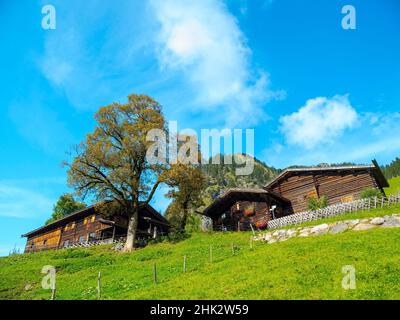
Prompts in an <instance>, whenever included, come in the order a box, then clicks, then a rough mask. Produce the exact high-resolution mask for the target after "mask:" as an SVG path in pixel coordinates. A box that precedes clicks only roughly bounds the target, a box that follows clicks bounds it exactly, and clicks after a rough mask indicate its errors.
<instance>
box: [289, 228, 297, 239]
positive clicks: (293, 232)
mask: <svg viewBox="0 0 400 320" xmlns="http://www.w3.org/2000/svg"><path fill="white" fill-rule="evenodd" d="M296 235H297V231H296V230H295V229H289V230H288V231H287V236H288V237H289V238H292V237H294V236H296Z"/></svg>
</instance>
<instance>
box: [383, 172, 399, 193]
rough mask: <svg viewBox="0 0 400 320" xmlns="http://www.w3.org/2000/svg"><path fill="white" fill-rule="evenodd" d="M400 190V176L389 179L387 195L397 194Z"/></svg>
mask: <svg viewBox="0 0 400 320" xmlns="http://www.w3.org/2000/svg"><path fill="white" fill-rule="evenodd" d="M398 192H400V176H398V177H395V178H392V179H390V180H389V188H385V193H386V194H387V195H391V194H396V193H398Z"/></svg>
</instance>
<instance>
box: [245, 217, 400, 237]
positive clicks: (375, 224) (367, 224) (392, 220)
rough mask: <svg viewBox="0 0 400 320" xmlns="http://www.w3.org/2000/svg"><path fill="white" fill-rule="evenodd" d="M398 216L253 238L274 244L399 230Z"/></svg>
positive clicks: (318, 226)
mask: <svg viewBox="0 0 400 320" xmlns="http://www.w3.org/2000/svg"><path fill="white" fill-rule="evenodd" d="M399 227H400V214H394V215H390V216H384V217H375V218H365V219H354V220H344V221H336V222H332V223H323V224H319V225H316V226H310V227H297V228H291V229H281V230H276V231H270V232H267V233H262V234H259V235H257V236H254V238H253V239H254V240H256V241H264V242H266V243H274V242H280V241H286V240H288V239H290V238H293V237H310V236H319V235H322V234H328V233H330V234H337V233H341V232H345V231H348V230H352V231H362V230H369V229H374V228H399Z"/></svg>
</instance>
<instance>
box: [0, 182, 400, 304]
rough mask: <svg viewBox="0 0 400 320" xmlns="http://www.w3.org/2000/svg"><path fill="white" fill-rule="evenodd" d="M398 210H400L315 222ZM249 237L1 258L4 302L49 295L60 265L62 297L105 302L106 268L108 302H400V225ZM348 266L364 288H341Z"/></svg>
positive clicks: (209, 236)
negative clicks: (48, 280) (266, 239)
mask: <svg viewBox="0 0 400 320" xmlns="http://www.w3.org/2000/svg"><path fill="white" fill-rule="evenodd" d="M395 181H397V179H396V180H395ZM393 213H400V208H399V207H398V206H397V207H390V208H383V209H376V210H371V211H361V212H354V213H349V214H346V215H342V216H340V217H335V218H331V219H324V220H320V221H314V222H312V224H318V223H323V222H328V221H334V220H335V219H336V220H339V219H340V220H341V219H349V218H350V219H352V218H364V217H372V216H383V215H386V214H393ZM310 224H311V223H310ZM251 235H252V234H251V233H249V232H226V233H222V232H221V233H217V232H213V233H193V234H192V235H191V236H190V237H189V238H188V239H186V240H183V241H180V242H177V243H170V242H167V241H165V242H161V243H156V244H150V245H148V246H147V247H146V248H143V249H138V250H136V251H134V252H132V253H121V252H117V251H114V250H112V248H111V246H98V247H93V248H87V249H63V250H59V251H47V252H39V253H30V254H18V255H11V256H9V257H3V258H0V299H50V297H51V291H50V290H44V289H42V287H41V281H42V278H43V277H44V276H45V275H44V274H42V273H41V270H42V268H43V266H45V265H51V266H54V267H55V268H56V270H57V291H56V299H98V293H97V277H98V273H99V272H100V273H101V299H400V230H399V229H396V228H393V229H372V230H366V231H346V232H344V233H342V234H336V235H332V234H326V235H321V236H318V237H307V238H292V239H289V240H288V241H285V242H279V243H274V244H265V243H262V242H256V241H252V242H250V237H251ZM210 248H211V255H210ZM184 256H186V272H183V261H184ZM154 264H156V269H157V282H156V283H155V282H154V269H153V268H154ZM346 265H351V266H353V267H354V268H355V270H356V289H350V290H346V289H344V288H342V279H343V277H344V276H345V274H344V273H342V268H343V267H344V266H346Z"/></svg>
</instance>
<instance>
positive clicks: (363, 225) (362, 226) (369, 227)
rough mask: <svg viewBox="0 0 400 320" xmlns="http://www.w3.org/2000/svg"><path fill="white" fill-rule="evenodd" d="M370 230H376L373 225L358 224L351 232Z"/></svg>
mask: <svg viewBox="0 0 400 320" xmlns="http://www.w3.org/2000/svg"><path fill="white" fill-rule="evenodd" d="M372 228H376V225H374V224H369V223H360V224H358V225H356V226H355V227H354V228H353V230H354V231H362V230H369V229H372Z"/></svg>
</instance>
